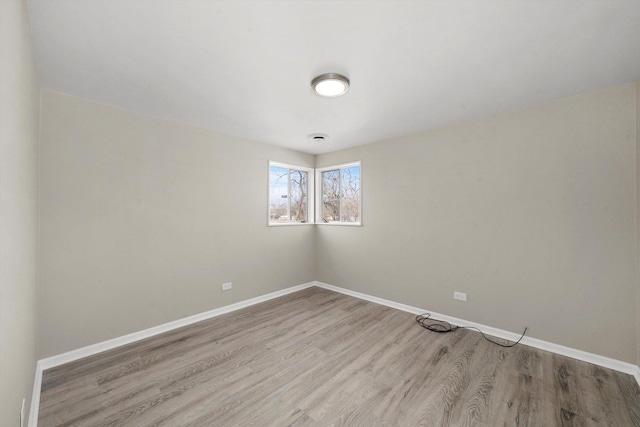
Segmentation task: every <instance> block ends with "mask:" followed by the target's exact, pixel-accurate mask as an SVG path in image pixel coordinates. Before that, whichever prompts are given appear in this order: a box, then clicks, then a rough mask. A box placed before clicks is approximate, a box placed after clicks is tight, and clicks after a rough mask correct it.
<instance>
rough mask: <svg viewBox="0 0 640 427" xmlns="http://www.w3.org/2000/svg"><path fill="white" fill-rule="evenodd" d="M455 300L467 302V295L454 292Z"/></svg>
mask: <svg viewBox="0 0 640 427" xmlns="http://www.w3.org/2000/svg"><path fill="white" fill-rule="evenodd" d="M453 299H458V300H460V301H466V300H467V294H465V293H464V292H454V293H453Z"/></svg>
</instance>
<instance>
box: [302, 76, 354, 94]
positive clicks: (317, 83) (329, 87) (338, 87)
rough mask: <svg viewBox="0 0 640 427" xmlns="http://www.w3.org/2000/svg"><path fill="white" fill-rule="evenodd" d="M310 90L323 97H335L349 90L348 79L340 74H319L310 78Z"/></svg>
mask: <svg viewBox="0 0 640 427" xmlns="http://www.w3.org/2000/svg"><path fill="white" fill-rule="evenodd" d="M311 90H313V93H315V94H316V95H319V96H323V97H325V98H336V97H338V96H342V95H344V94H345V93H347V92H348V91H349V79H348V78H346V77H345V76H343V75H342V74H336V73H327V74H321V75H319V76H318V77H316V78H315V79H313V80H311Z"/></svg>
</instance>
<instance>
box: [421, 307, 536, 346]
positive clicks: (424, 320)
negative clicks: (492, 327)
mask: <svg viewBox="0 0 640 427" xmlns="http://www.w3.org/2000/svg"><path fill="white" fill-rule="evenodd" d="M428 320H431V322H428ZM416 322H418V325H420V326H422V327H423V328H425V329H428V330H430V331H431V332H437V333H439V334H443V333H447V332H453V331H455V330H457V329H474V330H476V331H478V332H480V333H481V334H482V336H483V337H484V339H485V340H487V341H489V342H490V343H492V344H495V345H499V346H500V347H505V348H509V347H513V346H515V345H516V344H518V343H519V342H520V341H522V338H524V334H526V333H527V329H528V327H525V328H524V332H522V335H521V336H520V339H519V340H518V341H516V342H514V343H513V344H501V343H499V342H496V341H493V340H491V339H489V338H488V337H487V336H486V335H485V334H484V332H482V331H481V330H480V329H478V328H476V327H475V326H456V325H451V323H449V322H447V321H444V320H437V319H431V313H424V314H419V315H417V316H416ZM436 322H439V323H436Z"/></svg>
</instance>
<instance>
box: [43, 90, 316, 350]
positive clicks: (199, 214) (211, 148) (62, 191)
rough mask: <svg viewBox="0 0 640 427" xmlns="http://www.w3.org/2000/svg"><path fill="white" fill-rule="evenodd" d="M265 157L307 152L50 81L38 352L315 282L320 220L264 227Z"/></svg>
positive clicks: (303, 159) (307, 161) (292, 157)
mask: <svg viewBox="0 0 640 427" xmlns="http://www.w3.org/2000/svg"><path fill="white" fill-rule="evenodd" d="M270 159H272V160H277V161H281V162H287V163H295V164H300V165H303V166H313V163H314V157H313V156H312V155H309V154H302V153H298V152H294V151H291V150H286V149H283V148H278V147H274V146H270V145H266V144H260V143H254V142H249V141H245V140H241V139H238V138H234V137H231V136H227V135H223V134H219V133H215V132H212V131H207V130H203V129H199V128H195V127H192V126H188V125H184V124H179V123H175V122H170V121H166V120H161V119H158V118H153V117H149V116H145V115H142V114H139V113H135V112H129V111H125V110H122V109H119V108H116V107H111V106H107V105H104V104H99V103H94V102H91V101H87V100H82V99H79V98H74V97H71V96H67V95H62V94H59V93H54V92H50V91H44V92H43V106H42V139H41V170H40V172H41V188H40V205H41V218H42V220H41V234H40V236H41V238H40V255H41V264H40V277H41V280H40V288H41V304H40V333H41V352H40V356H41V357H46V356H51V355H54V354H59V353H61V352H65V351H68V350H73V349H76V348H79V347H82V346H85V345H88V344H93V343H96V342H100V341H103V340H106V339H110V338H114V337H118V336H121V335H124V334H127V333H131V332H134V331H139V330H142V329H145V328H148V327H151V326H156V325H159V324H162V323H165V322H168V321H172V320H176V319H180V318H183V317H185V316H188V315H192V314H196V313H200V312H204V311H207V310H211V309H214V308H216V307H220V306H224V305H227V304H231V303H234V302H237V301H241V300H245V299H248V298H252V297H256V296H259V295H263V294H266V293H269V292H273V291H277V290H279V289H283V288H286V287H289V286H293V285H299V284H302V283H306V282H309V281H312V280H314V279H315V242H314V238H315V229H314V227H313V226H311V225H305V226H296V227H267V226H266V223H267V176H268V161H269V160H270ZM223 282H233V290H231V291H228V292H224V293H223V292H221V290H220V285H221V284H222V283H223Z"/></svg>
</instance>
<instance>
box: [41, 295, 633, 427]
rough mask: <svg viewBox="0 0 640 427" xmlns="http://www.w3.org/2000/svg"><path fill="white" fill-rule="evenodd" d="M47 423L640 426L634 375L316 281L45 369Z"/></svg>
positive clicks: (43, 399) (43, 411)
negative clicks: (424, 322) (434, 323)
mask: <svg viewBox="0 0 640 427" xmlns="http://www.w3.org/2000/svg"><path fill="white" fill-rule="evenodd" d="M41 393H42V394H41V400H40V416H39V424H38V425H39V426H40V427H46V426H67V425H73V426H136V427H142V426H250V425H255V426H328V425H344V426H367V427H370V426H418V425H420V426H492V427H493V426H503V425H504V426H640V388H639V387H638V385H637V383H636V382H635V379H634V378H633V377H632V376H630V375H626V374H622V373H619V372H615V371H612V370H609V369H603V368H600V367H598V366H595V365H591V364H588V363H584V362H580V361H577V360H574V359H569V358H566V357H562V356H558V355H555V354H552V353H549V352H545V351H541V350H537V349H534V348H531V347H527V346H523V345H518V346H516V347H513V348H510V349H508V348H501V347H498V346H495V345H492V344H490V343H489V342H487V341H485V340H484V339H483V338H482V336H481V335H480V334H479V333H477V332H473V331H466V330H458V331H456V332H454V333H449V334H436V333H432V332H429V331H427V330H425V329H423V328H421V327H420V326H419V325H417V324H416V322H415V321H414V316H413V315H411V314H408V313H405V312H402V311H398V310H394V309H391V308H388V307H384V306H380V305H377V304H373V303H370V302H366V301H362V300H359V299H356V298H353V297H349V296H346V295H342V294H338V293H335V292H331V291H328V290H325V289H321V288H317V287H313V288H309V289H306V290H303V291H300V292H296V293H293V294H290V295H287V296H284V297H281V298H277V299H274V300H271V301H268V302H265V303H262V304H258V305H254V306H252V307H249V308H246V309H243V310H241V311H236V312H233V313H230V314H226V315H223V316H219V317H216V318H213V319H210V320H207V321H204V322H200V323H197V324H195V325H192V326H188V327H185V328H182V329H179V330H175V331H171V332H168V333H165V334H162V335H159V336H156V337H153V338H149V339H146V340H144V341H140V342H137V343H135V344H130V345H127V346H124V347H120V348H118V349H114V350H111V351H108V352H105V353H102V354H99V355H96V356H92V357H89V358H86V359H82V360H79V361H76V362H73V363H69V364H67V365H64V366H59V367H56V368H52V369H49V370H47V371H45V372H44V375H43V380H42V392H41Z"/></svg>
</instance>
